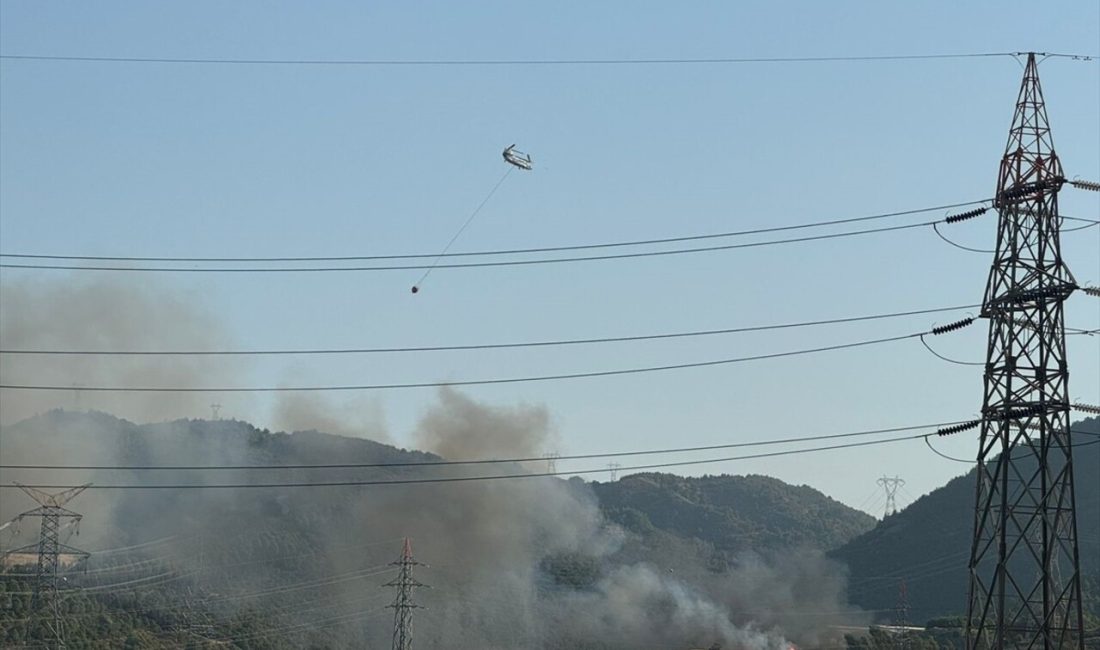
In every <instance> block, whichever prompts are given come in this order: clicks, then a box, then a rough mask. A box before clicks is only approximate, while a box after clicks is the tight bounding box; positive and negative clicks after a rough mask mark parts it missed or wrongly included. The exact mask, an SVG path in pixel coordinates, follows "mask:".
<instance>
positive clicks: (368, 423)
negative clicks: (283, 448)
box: [271, 393, 390, 442]
mask: <svg viewBox="0 0 1100 650" xmlns="http://www.w3.org/2000/svg"><path fill="white" fill-rule="evenodd" d="M271 426H272V428H273V429H275V430H277V431H324V432H325V433H331V434H334V435H338V436H347V437H348V438H366V439H368V440H377V441H379V442H385V441H389V439H390V436H389V434H388V433H387V431H386V422H385V416H384V414H383V410H382V404H381V402H380V401H379V400H378V399H377V398H374V397H370V396H362V397H358V398H352V399H349V400H345V401H336V400H332V399H327V398H325V397H321V396H320V395H316V394H312V393H308V394H307V393H289V394H286V395H282V396H280V398H279V400H278V401H277V402H276V403H275V408H274V412H273V414H272V422H271Z"/></svg>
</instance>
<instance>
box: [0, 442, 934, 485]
mask: <svg viewBox="0 0 1100 650" xmlns="http://www.w3.org/2000/svg"><path fill="white" fill-rule="evenodd" d="M934 435H936V434H935V433H921V434H916V435H908V436H900V437H895V438H885V439H882V440H864V441H860V442H849V443H843V444H837V445H827V446H822V447H809V448H805V449H788V450H784V451H772V452H763V453H759V454H749V455H743V456H726V457H724V458H706V459H700V460H684V461H676V462H668V463H650V464H645V465H632V466H629V467H620V468H619V470H620V471H644V470H651V469H661V468H668V467H686V466H691V465H705V464H713V463H724V462H731V461H737V460H755V459H761V458H775V457H781V456H793V455H797V454H807V453H816V452H821V451H832V450H837V449H852V448H856V447H870V446H874V445H883V444H890V443H895V442H905V441H911V440H919V439H921V438H925V437H928V436H934ZM606 471H607V468H606V467H600V468H590V469H580V470H573V471H568V472H567V471H561V472H532V473H513V474H488V475H481V476H439V477H425V478H408V479H391V480H358V481H330V482H312V481H303V482H282V483H182V484H146V485H143V484H129V483H100V484H94V485H91V486H90V487H89V488H88V489H92V490H96V489H98V490H184V489H243V488H306V487H355V486H371V485H414V484H421V483H465V482H471V481H496V480H506V479H522V478H548V477H554V476H579V475H583V474H602V473H604V472H606ZM11 487H14V486H11V485H3V484H0V489H6V488H11ZM27 487H32V488H37V489H63V488H66V487H68V486H60V485H29V486H27Z"/></svg>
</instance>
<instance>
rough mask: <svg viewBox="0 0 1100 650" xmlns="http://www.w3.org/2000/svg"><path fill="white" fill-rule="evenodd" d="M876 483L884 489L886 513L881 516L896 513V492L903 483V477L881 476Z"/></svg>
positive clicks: (884, 516)
mask: <svg viewBox="0 0 1100 650" xmlns="http://www.w3.org/2000/svg"><path fill="white" fill-rule="evenodd" d="M876 483H878V484H879V486H880V487H882V489H883V490H885V491H886V511H885V512H886V514H885V515H883V518H886V517H889V516H890V515H896V514H897V513H898V502H897V494H898V488H899V487H901V486H903V485H905V479H901V478H898V477H896V476H895V477H894V478H890V477H889V476H883V477H882V478H880V479H879V480H878V481H876Z"/></svg>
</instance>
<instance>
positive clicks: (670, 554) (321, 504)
mask: <svg viewBox="0 0 1100 650" xmlns="http://www.w3.org/2000/svg"><path fill="white" fill-rule="evenodd" d="M463 422H464V421H463ZM0 450H2V451H0V454H2V455H3V460H4V462H5V463H6V464H45V465H58V464H60V465H81V466H95V465H105V466H116V465H117V466H127V467H134V466H158V465H175V466H181V465H183V466H210V465H230V466H247V465H274V466H279V465H290V464H296V465H303V464H304V465H310V464H314V465H330V464H334V463H343V464H356V463H360V464H377V463H401V464H405V465H406V466H402V467H377V466H374V467H345V468H313V469H296V470H290V469H281V468H278V469H264V470H255V471H244V470H239V469H238V470H231V471H216V472H215V471H194V470H173V471H146V470H141V471H135V470H125V471H117V470H107V469H104V470H88V471H84V470H81V471H67V470H66V471H50V472H38V471H33V472H32V471H30V470H23V471H19V470H11V471H8V470H5V472H4V476H3V480H4V481H5V482H10V481H23V482H30V483H46V484H51V485H71V484H83V483H86V482H90V483H93V484H95V485H98V486H105V485H112V484H116V485H117V484H140V483H148V484H168V485H174V484H186V485H199V484H215V485H217V484H231V485H240V484H249V483H259V484H265V485H270V484H279V483H284V482H289V481H294V482H299V483H309V482H323V483H332V482H341V481H348V482H357V481H364V480H367V481H374V480H380V481H384V482H385V481H392V480H394V479H401V478H420V477H438V476H460V475H468V474H470V473H478V472H485V471H487V470H486V469H484V468H478V467H470V466H457V467H409V466H407V465H408V464H415V463H421V462H424V461H432V460H438V459H439V457H438V456H435V455H433V454H429V453H424V452H420V451H411V450H404V449H398V448H395V447H393V446H390V445H386V444H382V443H378V442H374V441H370V440H363V439H352V438H345V437H341V436H334V435H328V434H324V433H318V432H312V431H310V432H298V433H292V434H288V433H276V432H270V431H267V430H263V429H258V428H256V427H254V426H252V425H251V424H249V423H247V422H241V421H232V420H217V421H204V420H179V421H174V422H166V423H159V424H147V425H138V424H134V423H132V422H128V421H125V420H121V419H118V418H115V417H113V416H110V415H107V414H103V413H86V412H64V411H53V412H50V413H46V414H43V415H40V416H37V417H35V418H31V419H29V420H26V421H24V422H21V423H18V424H15V425H12V426H8V427H5V428H4V429H3V430H2V431H0ZM530 469H541V464H540V466H539V467H538V468H534V467H532V468H530ZM522 470H523V468H522V467H521V466H517V465H505V466H503V467H502V466H494V467H492V468H491V471H489V473H512V472H520V471H522ZM3 497H4V498H3V500H2V501H0V521H6V520H8V519H11V518H12V517H14V516H16V515H18V514H19V513H20V512H23V511H25V510H28V509H30V508H31V507H33V502H32V501H31V500H30V499H29V498H27V497H25V496H24V495H22V494H21V493H19V492H18V491H16V490H4V493H3ZM70 507H71V508H72V510H74V511H76V512H80V513H81V514H83V515H84V519H83V521H82V522H81V524H80V527H79V532H80V535H79V536H77V535H76V532H77V529H76V528H75V527H72V528H65V529H64V531H63V536H62V541H64V542H66V543H68V544H70V545H72V546H77V547H81V548H85V549H88V550H91V551H97V552H94V553H93V554H92V556H91V559H90V560H89V562H88V571H87V572H86V573H84V572H80V573H76V574H73V575H71V576H68V577H67V581H68V582H67V584H68V587H69V590H70V593H69V594H68V596H67V597H66V600H65V605H64V608H65V613H66V616H67V617H68V618H69V620H70V623H69V624H68V627H67V634H68V635H69V638H70V640H71V641H72V643H70V647H74V648H78V647H79V648H93V647H94V648H114V647H133V648H145V647H162V646H165V645H172V644H180V643H181V642H182V643H185V647H195V648H200V647H201V648H205V647H222V645H223V644H224V643H225V642H227V641H229V640H230V639H238V638H241V637H242V636H244V637H246V638H248V639H249V642H248V643H247V644H245V645H238V646H237V647H249V648H287V647H316V648H337V647H362V646H364V645H370V646H378V645H385V644H387V643H388V635H389V622H388V621H389V620H390V618H391V615H390V613H389V610H386V609H384V607H385V605H386V604H387V603H388V602H389V601H390V600H391V599H392V597H393V594H392V589H384V588H382V587H380V586H379V585H381V584H383V583H385V582H387V581H388V580H390V579H392V577H393V575H392V571H393V570H394V569H393V567H392V566H391V564H390V563H391V562H392V561H393V560H394V559H395V557H396V555H397V553H398V552H399V549H400V538H401V537H403V536H406V535H407V536H409V537H411V538H412V539H413V540H414V547H415V551H416V553H417V557H418V558H423V559H424V561H426V562H427V563H428V564H430V565H431V567H430V568H423V569H421V570H422V571H423V572H424V576H423V577H424V579H425V582H427V583H428V584H431V585H432V587H433V588H432V589H430V590H425V591H423V592H422V593H420V594H418V598H419V599H420V602H422V603H423V604H424V605H425V606H426V607H427V608H428V609H427V610H426V611H430V612H432V613H431V614H430V615H428V616H430V617H431V618H432V620H433V624H432V625H425V626H423V627H422V628H421V629H420V632H419V633H420V638H421V640H422V643H423V644H424V645H425V646H426V647H442V646H444V645H453V646H455V647H482V648H496V647H501V648H503V647H516V646H517V643H516V642H515V635H516V634H517V628H516V624H515V621H516V620H519V618H522V619H523V620H524V621H525V623H524V624H523V625H522V626H521V627H522V630H521V631H522V632H523V633H524V634H535V635H542V636H539V637H538V639H539V640H538V643H537V644H536V643H535V641H530V643H518V646H519V647H543V648H546V649H548V650H549V649H553V650H556V649H558V648H562V649H564V648H571V649H575V648H578V647H591V648H599V649H600V650H625V649H627V648H636V647H639V645H638V644H639V643H642V642H643V640H652V639H655V638H659V639H666V640H667V641H668V644H667V645H668V647H709V646H711V645H712V644H714V643H717V642H719V641H722V643H723V647H726V646H728V645H729V643H730V639H733V638H740V636H741V635H746V634H755V632H751V631H752V630H776V633H777V634H783V635H784V636H785V637H786V638H789V639H790V640H791V641H792V642H795V643H812V642H816V641H815V640H817V639H820V638H821V636H820V635H821V634H822V633H824V632H825V631H827V630H828V629H829V628H828V626H829V625H831V624H836V625H851V624H853V623H859V622H862V621H864V620H865V618H866V617H865V616H863V615H862V614H859V613H856V612H852V611H851V610H850V609H849V608H848V607H847V604H846V603H845V601H844V590H843V584H844V581H843V577H842V570H841V569H840V567H838V566H836V565H834V564H832V563H829V562H824V561H822V559H821V554H822V553H823V552H824V551H825V550H827V549H828V548H830V547H833V546H836V545H839V544H841V543H843V542H845V541H847V540H849V539H851V538H852V537H854V536H855V535H858V534H859V533H861V532H864V531H866V530H868V529H870V528H871V527H872V526H873V524H874V520H873V519H872V518H871V517H870V516H868V515H866V514H863V513H860V512H857V511H855V510H852V509H851V508H848V507H846V506H844V505H842V504H840V503H838V502H836V501H833V500H832V499H829V498H827V497H825V496H824V495H822V494H821V493H820V492H817V491H816V490H813V489H811V488H809V487H805V486H802V487H797V486H792V485H787V484H785V483H783V482H781V481H778V480H776V479H771V478H767V477H763V476H747V477H738V476H710V477H702V478H681V477H676V476H672V475H667V474H639V475H633V476H627V477H624V478H623V479H622V480H620V481H617V482H614V483H586V482H584V481H581V480H580V479H576V478H574V479H572V480H569V481H565V480H558V479H545V478H534V479H529V480H528V479H524V480H514V481H486V482H461V483H456V484H454V485H453V486H452V485H447V486H441V485H438V484H431V483H429V484H423V485H419V484H411V485H410V484H406V485H400V486H389V487H379V486H377V485H345V486H340V487H325V488H301V489H285V488H274V487H257V488H251V489H241V488H233V489H223V488H216V489H153V490H149V489H137V490H111V489H91V490H88V491H87V492H85V493H82V494H80V495H79V496H78V497H77V498H76V499H74V500H73V501H72V503H71V504H70ZM563 524H568V525H563ZM17 528H19V527H15V526H13V527H10V528H8V529H7V530H5V531H3V535H2V537H0V543H2V544H3V546H4V547H5V548H13V547H17V546H22V545H24V544H28V543H31V542H33V541H34V539H35V538H36V536H37V529H36V528H35V527H34V526H30V525H24V526H22V527H21V530H18V531H17V530H16V529H17ZM13 531H15V532H14V533H13ZM789 547H800V548H802V549H803V550H804V552H802V553H797V554H795V555H796V556H797V557H793V558H792V557H791V556H790V555H789V554H783V553H782V549H784V548H789ZM769 554H770V555H771V557H769ZM775 557H779V558H781V559H782V562H781V563H780V564H776V563H775V562H773V560H774V559H775ZM28 570H29V568H28V567H26V566H22V567H15V568H14V569H12V570H11V572H10V573H8V574H7V575H4V576H0V592H2V593H3V594H4V595H5V597H4V598H3V599H0V646H7V645H18V644H21V643H28V642H30V643H33V642H35V641H38V640H41V639H43V638H44V636H43V635H44V634H45V632H44V628H43V627H42V624H43V622H44V619H41V612H36V611H35V610H33V609H32V608H31V606H30V596H29V591H28V589H29V583H28V582H27V571H28ZM504 593H506V594H507V595H501V594H504ZM487 594H491V595H493V597H492V598H489V597H488V596H487ZM689 595H690V598H689V597H688V596H689ZM670 607H672V608H682V614H683V616H682V617H681V618H682V619H683V625H680V626H670V625H668V624H666V623H665V622H662V621H663V620H664V619H662V618H660V617H650V616H649V615H641V613H643V612H653V611H662V612H664V611H666V610H667V609H668V608H670ZM502 608H503V609H507V611H506V612H502ZM802 611H815V612H829V613H830V614H829V617H816V618H813V619H812V620H808V619H806V618H805V617H802V616H798V615H797V613H798V612H802ZM517 617H519V618H517ZM524 617H526V618H524ZM565 620H568V621H569V622H570V624H569V625H564V624H563V623H562V622H563V621H565ZM607 620H618V621H619V623H618V624H617V632H618V634H616V635H614V636H613V639H612V640H607V639H604V640H602V641H600V642H599V643H598V644H596V645H584V644H583V643H582V641H584V642H587V640H590V639H592V638H600V639H603V638H604V637H605V636H606V635H605V634H604V632H605V631H606V627H607V625H608V623H607V622H606V621H607ZM469 621H477V624H476V625H473V624H470V623H469ZM585 621H588V627H585V625H582V623H584V622H585ZM540 630H541V631H540ZM761 634H763V632H761ZM533 638H534V637H533ZM201 639H205V640H201Z"/></svg>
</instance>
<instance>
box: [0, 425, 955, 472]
mask: <svg viewBox="0 0 1100 650" xmlns="http://www.w3.org/2000/svg"><path fill="white" fill-rule="evenodd" d="M954 424H959V422H940V423H934V424H916V425H911V426H904V427H891V428H887V429H870V430H865V431H852V432H845V433H832V434H824V435H815V436H797V437H788V438H778V439H771V440H755V441H749V442H734V443H726V444H719V445H702V446H695V447H673V448H667V449H646V450H640V451H639V450H633V451H616V452H601V453H591V454H568V455H562V454H559V455H556V456H554V460H555V461H567V460H591V459H595V458H621V457H625V456H653V455H664V454H683V453H694V452H701V451H716V450H719V449H737V448H741V447H762V446H769V445H786V444H792V443H799V442H817V441H821V440H835V439H838V438H853V437H861V436H873V435H881V434H884V433H899V432H902V431H914V430H917V429H931V428H937V427H946V426H951V425H954ZM545 461H546V457H545V456H527V457H518V458H482V459H472V460H428V461H410V462H379V463H322V464H288V465H10V464H3V465H0V469H7V470H11V469H22V470H27V469H33V470H111V471H115V470H118V471H121V470H126V471H149V470H168V471H184V470H187V471H192V470H196V471H208V470H209V471H220V470H230V471H238V470H250V469H258V470H291V469H352V468H354V469H368V468H369V469H377V468H407V467H440V466H444V467H446V466H456V465H488V464H500V463H509V464H514V463H536V462H545Z"/></svg>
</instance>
